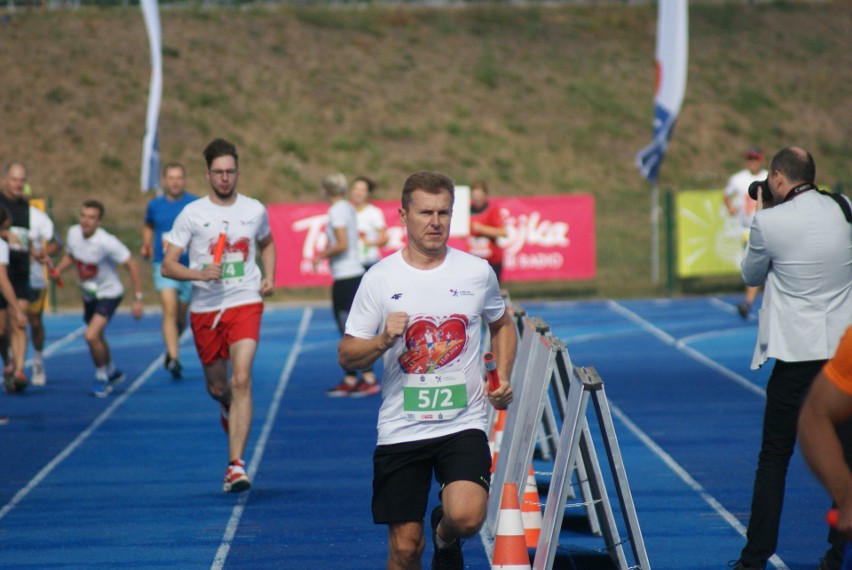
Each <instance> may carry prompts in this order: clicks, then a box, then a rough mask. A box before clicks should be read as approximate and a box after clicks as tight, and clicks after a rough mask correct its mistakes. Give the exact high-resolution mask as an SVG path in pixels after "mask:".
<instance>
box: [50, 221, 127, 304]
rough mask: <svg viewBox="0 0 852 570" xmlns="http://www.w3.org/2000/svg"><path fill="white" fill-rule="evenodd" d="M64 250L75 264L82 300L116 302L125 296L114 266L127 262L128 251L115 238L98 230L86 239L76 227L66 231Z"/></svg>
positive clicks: (104, 231) (103, 230)
mask: <svg viewBox="0 0 852 570" xmlns="http://www.w3.org/2000/svg"><path fill="white" fill-rule="evenodd" d="M65 251H66V252H67V253H68V255H70V256H71V257H73V258H74V261H75V263H76V265H77V282H78V284H79V286H80V290H81V291H82V293H83V298H84V299H86V300H93V299H115V298H116V297H121V296H122V295H123V294H124V285H122V284H121V279H120V278H119V277H118V272H117V271H116V265H119V264H122V263H125V262H126V261H127V260H128V259H130V250H129V249H127V246H125V245H124V244H123V243H121V242H120V241H118V238H116V237H115V236H114V235H112V234H111V233H109V232H107V231H106V230H105V229H103V228H98V229H96V230H95V233H93V234H92V235H91V236H89V237H88V238H86V237H84V236H83V229H82V228H81V227H80V225H79V224H77V225H74V226H71V227H70V228H68V237H67V238H66V239H65Z"/></svg>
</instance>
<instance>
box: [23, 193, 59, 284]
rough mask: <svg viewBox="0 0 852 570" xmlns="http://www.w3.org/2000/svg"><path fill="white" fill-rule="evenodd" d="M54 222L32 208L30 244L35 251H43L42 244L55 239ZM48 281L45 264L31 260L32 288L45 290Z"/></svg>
mask: <svg viewBox="0 0 852 570" xmlns="http://www.w3.org/2000/svg"><path fill="white" fill-rule="evenodd" d="M54 231H55V230H54V227H53V221H52V220H51V219H50V217H49V216H48V215H47V214H45V213H44V212H42V211H41V210H39V209H38V208H34V207H33V206H30V229H29V234H28V235H29V243H30V244H31V246H32V248H33V249H34V250H35V251H41V250H42V245H43V244H42V242H48V241H51V240H52V239H53V237H54ZM46 286H47V280H46V279H45V278H44V264H42V263H41V262H39V261H35V260H30V288H31V289H44V288H45V287H46Z"/></svg>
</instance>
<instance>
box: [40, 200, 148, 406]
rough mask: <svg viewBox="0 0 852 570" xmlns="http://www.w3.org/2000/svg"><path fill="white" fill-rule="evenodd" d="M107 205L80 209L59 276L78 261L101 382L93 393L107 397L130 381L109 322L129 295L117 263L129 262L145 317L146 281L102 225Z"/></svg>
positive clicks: (136, 306)
mask: <svg viewBox="0 0 852 570" xmlns="http://www.w3.org/2000/svg"><path fill="white" fill-rule="evenodd" d="M103 216H104V205H103V204H102V203H101V202H99V201H98V200H86V201H84V202H83V205H82V207H81V208H80V217H79V220H80V223H79V224H76V225H73V226H71V227H70V228H68V236H67V237H66V238H65V255H64V256H63V257H62V259H61V260H60V261H59V263H58V264H57V265H56V272H57V274H61V273H62V272H63V271H65V270H66V269H68V268H69V267H71V266H72V265H75V266H76V267H77V283H78V285H79V287H80V292H81V294H82V297H83V320H84V321H85V323H86V332H85V333H84V336H85V338H86V343H87V344H88V345H89V353H90V354H91V356H92V362H93V363H94V365H95V383H94V385H93V386H92V389H91V392H90V393H91V394H92V395H93V396H95V397H98V398H105V397H107V396H108V395H109V394H111V393H112V391H113V387H114V386H115V385H116V384H118V383H119V382H122V381H123V380H124V372H122V371H121V370H119V369H118V368H117V367H116V366H115V363H113V361H112V356H111V353H110V349H109V343H108V342H107V339H106V326H107V325H108V324H109V321H110V320H111V319H112V316H113V314H115V311H116V309H118V306H119V305H120V304H121V299H122V298H123V297H124V285H122V283H121V279H119V277H118V272H117V271H116V267H117V266H119V265H124V266H125V267H127V270H128V272H129V273H130V281H131V283H132V286H133V303H132V304H131V306H130V310H131V313H132V314H133V317H134V318H136V319H139V318H141V317H142V311H143V309H144V305H143V303H142V301H143V296H142V279H141V278H140V276H139V265H138V264H137V263H136V260H134V259H133V256H131V254H130V250H129V249H127V246H125V245H124V244H123V243H121V242H120V241H119V240H118V238H116V237H115V236H114V235H112V234H111V233H109V232H107V231H106V230H105V229H103V228H102V227H101V223H102V222H103Z"/></svg>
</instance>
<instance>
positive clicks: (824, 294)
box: [735, 147, 852, 570]
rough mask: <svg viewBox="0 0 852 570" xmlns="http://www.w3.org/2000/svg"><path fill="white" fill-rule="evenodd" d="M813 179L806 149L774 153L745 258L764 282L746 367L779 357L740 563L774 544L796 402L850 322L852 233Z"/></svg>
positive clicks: (765, 554)
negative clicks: (751, 355)
mask: <svg viewBox="0 0 852 570" xmlns="http://www.w3.org/2000/svg"><path fill="white" fill-rule="evenodd" d="M815 177H816V166H815V164H814V160H813V158H812V157H811V155H810V153H808V152H806V151H805V150H803V149H801V148H796V147H788V148H784V149H782V150H780V151H778V153H777V154H776V155H775V156H774V157H773V158H772V161H771V163H770V166H769V174H768V176H767V179H766V184H767V186H768V190H769V192H770V197H771V200H770V201H769V202H768V203H765V204H764V203H763V198H761V197H760V195H761V194H762V193H759V195H758V206H757V213H756V214H755V216H754V220H753V222H752V226H751V233H750V235H749V241H748V249H747V251H746V255H745V259H744V260H743V265H742V275H743V279H744V281H745V283H746V284H747V285H750V286H753V287H756V286H758V285H765V293H764V298H763V307H762V309H761V311H760V317H759V323H758V333H757V344H756V346H755V351H754V358H753V360H752V368H754V369H756V368H758V367H760V366H761V365H763V364H764V363H765V362H766V361H767V360H768V359H769V358H775V360H776V361H775V365H774V366H773V369H772V374H771V375H770V377H769V381H768V383H767V386H766V410H765V412H764V417H763V436H762V441H761V449H760V455H759V457H758V462H757V471H756V473H755V479H754V492H753V495H752V503H751V515H750V517H749V523H748V531H747V535H746V545H745V547H744V548H743V550H742V553H741V554H740V559H739V560H738V561H737V562H736V566H735V568H736V570H749V569H755V568H756V569H763V568H765V566H766V561H767V560H768V559H769V558H770V557H771V556H772V555H773V554H774V552H775V550H776V547H777V544H778V527H779V523H780V520H781V507H782V504H783V502H784V489H785V483H786V476H787V467H788V465H789V462H790V456H791V455H792V453H793V448H794V446H795V442H796V422H797V420H798V415H799V409H800V407H801V404H802V401H803V399H804V397H805V394H806V393H807V391H808V389H809V388H810V385H811V383H812V382H813V379H814V377H815V376H816V375H817V373H818V372H819V371H820V369H821V368H822V366H823V365H824V364H825V362H826V360H827V359H828V358H829V357H831V356H832V355H833V354H834V352H835V349H836V348H837V345H838V342H839V340H840V336H841V334H842V333H843V331H844V330H845V329H846V327H847V326H848V324H849V323H850V322H852V230H850V225H849V223H848V222H847V220H846V218H845V216H844V211H843V209H842V208H841V207H839V204H838V202H836V201H835V200H834V199H832V198H831V197H829V196H827V195H824V194H822V193H820V192H819V191H818V190H817V188H816V186H815V185H814V180H815ZM841 200H845V198H841ZM847 205H848V201H847ZM844 443H846V442H844ZM836 546H837V545H834V547H836Z"/></svg>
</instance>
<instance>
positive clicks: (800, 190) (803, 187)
mask: <svg viewBox="0 0 852 570" xmlns="http://www.w3.org/2000/svg"><path fill="white" fill-rule="evenodd" d="M811 190H816V186H814V185H813V184H811V183H810V182H805V183H804V184H800V185H798V186H796V187H795V188H793V189H792V190H790V192H789V193H788V194H787V196H786V197H785V198H784V202H789V201H790V200H792V199H793V198H795V197H796V196H798V195H799V194H804V193H805V192H809V191H811ZM784 202H782V204H783V203H784Z"/></svg>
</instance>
